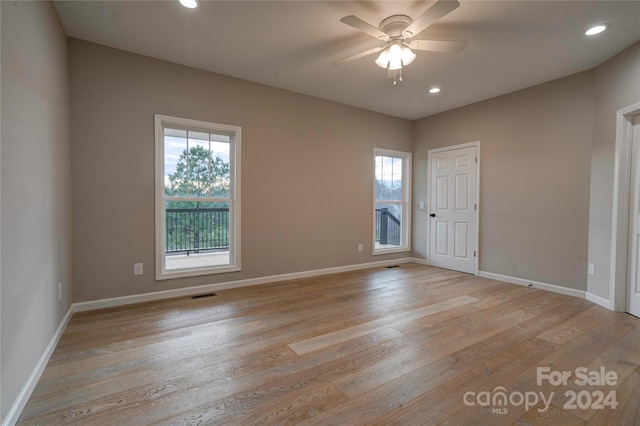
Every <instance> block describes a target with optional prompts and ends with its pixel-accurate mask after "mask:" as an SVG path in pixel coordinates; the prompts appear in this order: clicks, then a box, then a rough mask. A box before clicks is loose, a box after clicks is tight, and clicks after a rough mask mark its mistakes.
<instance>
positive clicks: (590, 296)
mask: <svg viewBox="0 0 640 426" xmlns="http://www.w3.org/2000/svg"><path fill="white" fill-rule="evenodd" d="M586 297H587V300H588V301H590V302H593V303H595V304H598V305H600V306H602V307H604V308H607V309H609V310H611V311H614V310H615V309H613V304H612V303H611V301H610V300H609V299H605V298H604V297H600V296H597V295H595V294H593V293H589V292H587V296H586Z"/></svg>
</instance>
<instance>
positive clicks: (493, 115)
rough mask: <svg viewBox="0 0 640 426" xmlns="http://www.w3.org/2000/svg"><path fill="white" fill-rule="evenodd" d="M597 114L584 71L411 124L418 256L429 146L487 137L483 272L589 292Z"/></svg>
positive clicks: (422, 245) (423, 244)
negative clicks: (593, 122) (591, 178)
mask: <svg viewBox="0 0 640 426" xmlns="http://www.w3.org/2000/svg"><path fill="white" fill-rule="evenodd" d="M592 117H593V72H592V71H587V72H583V73H580V74H576V75H573V76H570V77H566V78H562V79H559V80H555V81H551V82H548V83H545V84H542V85H539V86H535V87H531V88H527V89H524V90H520V91H517V92H514V93H511V94H508V95H504V96H500V97H497V98H493V99H490V100H487V101H484V102H479V103H476V104H473V105H469V106H466V107H463V108H459V109H456V110H452V111H448V112H445V113H442V114H438V115H434V116H431V117H428V118H424V119H422V120H418V121H416V122H414V127H413V129H414V145H413V155H414V157H413V158H414V182H413V188H414V199H413V201H414V212H413V213H414V220H413V222H414V226H413V242H414V246H413V253H414V256H415V257H419V258H427V257H428V256H427V255H428V252H427V241H426V229H427V228H426V227H427V225H428V223H429V222H428V213H429V209H428V208H427V209H425V210H417V209H415V205H417V203H418V202H420V201H425V202H427V204H428V200H427V199H426V194H427V153H428V150H430V149H433V148H440V147H444V146H450V145H456V144H461V143H466V142H473V141H480V144H481V145H480V146H481V148H480V151H481V156H480V160H481V173H480V205H479V209H480V223H479V229H480V247H479V248H480V250H479V256H480V259H479V260H480V270H481V271H484V272H491V273H495V274H501V275H506V276H510V277H515V278H521V279H525V280H533V281H539V282H543V283H547V284H554V285H559V286H563V287H568V288H572V289H578V290H586V264H587V236H588V212H589V172H590V161H591V155H590V149H591V132H592V126H591V118H592Z"/></svg>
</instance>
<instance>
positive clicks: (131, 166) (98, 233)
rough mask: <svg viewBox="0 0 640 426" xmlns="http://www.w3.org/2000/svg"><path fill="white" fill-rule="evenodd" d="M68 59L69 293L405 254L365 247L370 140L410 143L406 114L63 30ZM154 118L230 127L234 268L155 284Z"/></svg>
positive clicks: (87, 295)
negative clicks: (238, 158)
mask: <svg viewBox="0 0 640 426" xmlns="http://www.w3.org/2000/svg"><path fill="white" fill-rule="evenodd" d="M69 55H70V61H69V67H70V84H71V91H70V93H71V115H72V117H73V120H72V127H71V139H72V177H73V226H74V229H73V230H74V232H73V244H74V251H73V260H74V268H73V271H74V272H73V274H74V283H75V284H74V285H75V286H74V300H75V301H77V302H80V301H87V300H96V299H102V298H109V297H116V296H126V295H132V294H139V293H148V292H153V291H159V290H166V289H174V288H179V287H185V286H193V285H201V284H210V283H217V282H227V281H232V280H238V279H245V278H253V277H263V276H269V275H275V274H283V273H292V272H298V271H307V270H314V269H320V268H327V267H336V266H343V265H352V264H358V263H366V262H372V261H378V260H384V259H389V258H393V257H405V256H406V255H408V254H409V253H405V254H404V255H402V254H400V255H398V254H396V255H390V256H372V255H371V234H372V231H371V227H372V213H371V209H372V203H373V200H372V180H373V171H372V162H373V158H372V157H373V148H374V147H380V148H389V149H397V150H403V151H410V150H411V122H409V121H407V120H402V119H398V118H392V117H389V116H385V115H382V114H378V113H373V112H369V111H365V110H361V109H357V108H353V107H349V106H345V105H341V104H337V103H333V102H328V101H324V100H320V99H316V98H312V97H308V96H304V95H300V94H295V93H292V92H287V91H284V90H280V89H275V88H271V87H267V86H263V85H259V84H254V83H250V82H247V81H243V80H238V79H235V78H230V77H225V76H221V75H217V74H212V73H209V72H205V71H200V70H196V69H192V68H187V67H184V66H180V65H176V64H172V63H168V62H163V61H159V60H154V59H151V58H148V57H143V56H139V55H135V54H131V53H126V52H123V51H119V50H115V49H111V48H107V47H104V46H99V45H96V44H91V43H88V42H84V41H79V40H75V39H70V40H69ZM156 113H159V114H166V115H172V116H177V117H185V118H192V119H196V120H205V121H211V122H215V123H224V124H232V125H238V126H242V272H239V273H229V274H222V275H211V276H202V277H196V278H190V279H174V280H165V281H158V282H157V281H155V279H154V273H153V271H154V133H153V131H154V128H153V116H154V114H156ZM358 243H363V244H364V252H363V253H358V252H357V245H358ZM134 262H144V265H145V274H144V275H143V276H133V274H132V272H133V263H134Z"/></svg>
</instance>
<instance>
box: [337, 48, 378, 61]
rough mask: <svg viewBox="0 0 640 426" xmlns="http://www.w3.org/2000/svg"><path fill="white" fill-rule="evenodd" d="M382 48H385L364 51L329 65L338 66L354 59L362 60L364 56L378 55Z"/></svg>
mask: <svg viewBox="0 0 640 426" xmlns="http://www.w3.org/2000/svg"><path fill="white" fill-rule="evenodd" d="M384 48H385V46H380V47H374V48H373V49H369V50H365V51H364V52H360V53H356V54H355V55H351V56H347V57H346V58H342V59H338V60H336V61H333V62H331V64H332V65H340V64H344V63H345V62H350V61H353V60H356V59H360V58H364V57H365V56H368V55H373V54H374V53H378V52H379V51H381V50H382V49H384Z"/></svg>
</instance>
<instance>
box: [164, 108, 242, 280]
mask: <svg viewBox="0 0 640 426" xmlns="http://www.w3.org/2000/svg"><path fill="white" fill-rule="evenodd" d="M166 127H168V128H174V129H175V128H177V129H184V130H188V131H194V132H203V133H223V134H228V135H230V146H229V174H230V176H229V178H230V182H231V184H230V190H229V197H228V198H215V197H209V198H207V200H214V201H219V202H225V203H229V222H230V223H229V264H228V265H222V266H208V267H200V268H184V269H175V270H167V269H166V262H165V260H166V211H165V203H166V201H167V197H166V196H165V187H164V166H165V164H164V163H165V152H164V129H165V128H166ZM154 128H155V231H156V232H155V234H156V235H155V238H156V241H155V251H156V280H167V279H174V278H184V277H195V276H200V275H213V274H222V273H228V272H237V271H240V270H241V262H240V260H241V250H240V242H241V238H240V229H241V226H240V218H241V214H240V186H241V182H240V176H241V173H240V165H241V160H240V159H241V139H242V128H241V127H239V126H232V125H227V124H218V123H211V122H206V121H199V120H192V119H188V118H179V117H172V116H168V115H161V114H155V115H154ZM194 199H195V198H187V197H185V198H184V200H185V201H193V200H194ZM200 200H201V199H200Z"/></svg>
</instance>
